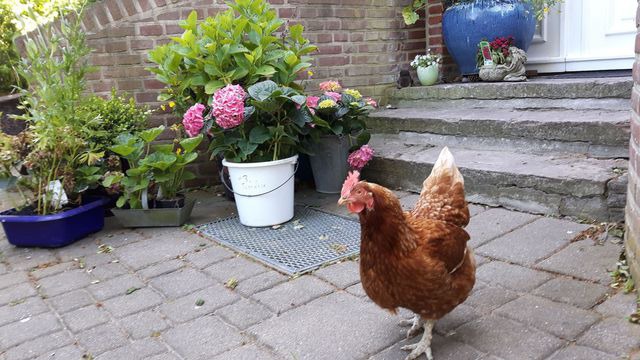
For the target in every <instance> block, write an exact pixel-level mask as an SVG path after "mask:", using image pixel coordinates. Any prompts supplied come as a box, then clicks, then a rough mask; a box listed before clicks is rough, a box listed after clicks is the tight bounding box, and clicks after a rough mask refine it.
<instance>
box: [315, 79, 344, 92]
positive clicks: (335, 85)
mask: <svg viewBox="0 0 640 360" xmlns="http://www.w3.org/2000/svg"><path fill="white" fill-rule="evenodd" d="M340 89H342V86H340V83H339V82H337V81H333V80H330V81H325V82H321V83H320V90H322V91H340Z"/></svg>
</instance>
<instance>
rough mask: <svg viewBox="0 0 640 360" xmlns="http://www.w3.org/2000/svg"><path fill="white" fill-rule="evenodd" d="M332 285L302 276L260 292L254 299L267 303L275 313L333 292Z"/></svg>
mask: <svg viewBox="0 0 640 360" xmlns="http://www.w3.org/2000/svg"><path fill="white" fill-rule="evenodd" d="M332 290H333V289H332V287H331V286H330V285H328V284H327V283H325V282H323V281H321V280H318V279H317V278H315V277H312V276H302V277H299V278H297V279H294V280H290V281H288V282H285V283H282V284H280V285H277V286H275V287H273V288H271V289H268V290H265V291H263V292H259V293H257V294H255V295H254V296H253V298H254V299H256V300H258V301H259V302H260V303H262V304H264V305H266V306H267V307H268V308H269V309H270V310H271V311H273V312H275V313H278V314H280V313H282V312H285V311H287V310H289V309H291V308H293V307H296V306H299V305H301V304H304V303H306V302H309V301H311V300H313V299H315V298H317V297H320V296H322V295H326V294H329V293H331V291H332Z"/></svg>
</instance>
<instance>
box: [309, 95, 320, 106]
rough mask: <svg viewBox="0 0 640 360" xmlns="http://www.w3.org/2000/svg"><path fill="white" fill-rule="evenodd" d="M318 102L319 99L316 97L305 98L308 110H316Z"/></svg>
mask: <svg viewBox="0 0 640 360" xmlns="http://www.w3.org/2000/svg"><path fill="white" fill-rule="evenodd" d="M318 101H320V98H319V97H318V96H307V106H308V107H309V108H314V109H315V108H317V107H318Z"/></svg>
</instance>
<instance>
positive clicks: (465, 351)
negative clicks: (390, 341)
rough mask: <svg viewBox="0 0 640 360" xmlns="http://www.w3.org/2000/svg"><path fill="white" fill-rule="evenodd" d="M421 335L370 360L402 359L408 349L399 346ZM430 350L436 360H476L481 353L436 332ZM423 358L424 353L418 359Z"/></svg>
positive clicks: (402, 343)
mask: <svg viewBox="0 0 640 360" xmlns="http://www.w3.org/2000/svg"><path fill="white" fill-rule="evenodd" d="M421 337H422V334H420V335H419V337H417V338H412V339H410V340H408V341H407V340H403V341H401V342H399V343H398V344H395V345H393V346H392V347H390V348H389V349H387V350H385V351H383V352H381V353H379V354H376V355H374V356H372V357H371V360H391V359H398V360H400V359H404V358H405V357H406V356H407V355H408V354H409V351H405V350H402V349H400V348H401V347H402V346H404V345H407V344H413V343H415V342H418V341H419V340H420V338H421ZM431 351H432V354H433V358H434V359H437V360H478V359H480V358H481V357H482V353H481V352H479V351H478V350H476V349H474V348H472V347H471V346H469V345H466V344H464V343H461V342H458V341H455V340H453V339H452V338H451V337H443V336H440V335H438V334H434V335H433V339H432V341H431ZM423 358H425V357H424V355H423V356H422V357H421V358H419V359H423ZM483 359H484V358H483Z"/></svg>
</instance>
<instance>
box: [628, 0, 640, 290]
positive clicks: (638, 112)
mask: <svg viewBox="0 0 640 360" xmlns="http://www.w3.org/2000/svg"><path fill="white" fill-rule="evenodd" d="M636 26H640V3H639V5H638V11H637V13H636ZM635 49H636V62H635V64H634V66H633V80H634V82H635V86H634V87H633V92H632V94H631V107H632V109H633V111H632V112H631V140H630V141H629V187H628V191H627V209H626V217H625V220H626V224H625V226H626V233H625V249H626V254H627V260H628V262H629V264H630V265H631V271H632V274H633V277H634V279H635V280H636V284H638V283H640V27H639V28H638V34H637V35H636V44H635Z"/></svg>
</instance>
